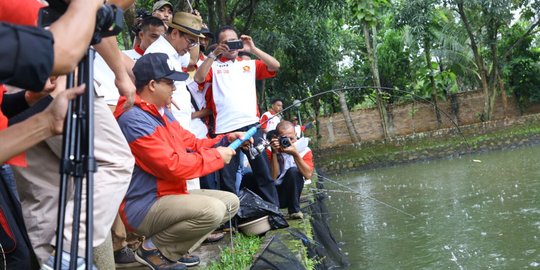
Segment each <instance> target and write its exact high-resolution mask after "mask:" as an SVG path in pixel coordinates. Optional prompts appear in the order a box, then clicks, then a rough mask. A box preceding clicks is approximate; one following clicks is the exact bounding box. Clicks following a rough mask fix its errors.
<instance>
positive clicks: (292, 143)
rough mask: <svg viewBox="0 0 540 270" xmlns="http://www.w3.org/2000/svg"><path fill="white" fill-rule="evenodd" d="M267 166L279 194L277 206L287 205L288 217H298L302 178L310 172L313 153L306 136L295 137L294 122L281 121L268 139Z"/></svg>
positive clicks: (310, 174)
mask: <svg viewBox="0 0 540 270" xmlns="http://www.w3.org/2000/svg"><path fill="white" fill-rule="evenodd" d="M270 146H271V151H269V153H268V156H269V158H270V170H271V173H272V178H274V179H275V185H276V189H277V192H278V196H279V207H280V208H287V209H288V212H289V217H290V218H291V219H302V218H303V217H304V216H303V214H302V212H301V211H300V194H301V193H302V189H303V188H304V180H305V179H311V176H312V175H313V153H312V152H311V149H309V147H308V146H307V139H306V138H302V139H300V140H298V138H297V137H296V133H295V130H294V125H293V124H292V123H291V122H289V121H282V122H280V123H279V124H278V125H277V126H276V133H275V136H274V137H273V138H272V140H271V144H270Z"/></svg>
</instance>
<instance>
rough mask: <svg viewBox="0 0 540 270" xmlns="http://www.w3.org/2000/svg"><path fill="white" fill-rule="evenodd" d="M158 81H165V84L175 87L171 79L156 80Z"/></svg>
mask: <svg viewBox="0 0 540 270" xmlns="http://www.w3.org/2000/svg"><path fill="white" fill-rule="evenodd" d="M156 82H157V83H163V84H166V85H168V86H170V87H172V88H174V87H175V86H174V81H173V80H171V79H157V80H156Z"/></svg>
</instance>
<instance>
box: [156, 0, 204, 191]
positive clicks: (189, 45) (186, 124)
mask: <svg viewBox="0 0 540 270" xmlns="http://www.w3.org/2000/svg"><path fill="white" fill-rule="evenodd" d="M156 4H157V3H156ZM168 26H169V28H168V29H167V31H166V33H165V36H161V37H159V38H158V39H157V40H156V41H155V42H154V43H152V45H150V46H149V47H148V48H147V49H146V51H145V54H148V53H164V54H166V55H168V56H169V64H170V65H172V67H173V68H174V69H175V70H178V71H186V69H187V67H188V66H189V65H190V59H191V58H190V55H194V56H195V58H197V56H198V55H199V38H203V37H204V35H203V34H202V33H201V28H202V19H201V17H200V16H197V15H194V14H191V13H188V12H176V13H175V14H174V17H173V19H172V21H171V22H170V23H168ZM175 87H176V89H177V90H178V91H174V92H173V97H172V98H173V105H172V106H171V112H172V114H173V116H174V118H175V119H176V120H177V121H178V123H180V125H181V126H182V127H183V128H184V129H186V130H188V131H190V132H192V133H193V130H192V129H191V95H190V93H189V92H188V90H187V85H186V82H185V81H176V82H175ZM198 188H200V185H199V180H198V179H194V180H192V181H188V189H189V190H191V189H198Z"/></svg>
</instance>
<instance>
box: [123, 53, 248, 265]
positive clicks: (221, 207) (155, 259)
mask: <svg viewBox="0 0 540 270" xmlns="http://www.w3.org/2000/svg"><path fill="white" fill-rule="evenodd" d="M169 61H170V59H169V58H168V56H167V55H166V54H164V53H150V54H145V55H144V56H142V57H141V58H140V59H139V60H138V61H137V62H136V63H135V67H134V68H133V73H134V74H135V78H136V80H135V85H136V87H137V95H136V98H135V104H134V106H133V107H132V108H131V109H129V110H127V111H125V112H122V111H121V110H117V111H116V112H115V115H116V117H117V119H118V124H119V125H120V128H121V129H122V132H123V133H124V135H125V136H126V139H127V140H128V142H129V146H130V148H131V151H132V153H133V156H134V157H135V169H134V171H133V178H132V180H131V183H130V186H129V189H128V192H127V193H126V197H125V199H124V201H123V202H122V205H121V207H120V212H121V216H122V220H123V221H124V224H125V225H126V227H127V228H128V229H130V230H134V231H136V232H137V233H139V234H141V235H145V236H147V240H145V242H144V243H143V245H142V246H141V247H140V248H139V249H138V250H137V252H136V259H137V260H138V261H139V262H141V263H143V264H146V265H148V266H150V267H152V269H185V267H186V266H185V265H188V266H192V265H196V264H198V263H199V259H198V258H196V256H190V255H189V252H191V251H193V250H194V249H196V248H197V247H198V246H199V245H200V244H201V243H202V241H203V240H204V239H206V237H207V236H208V235H209V234H210V233H212V232H213V231H214V230H215V229H216V228H217V227H218V226H219V225H221V224H223V223H224V222H226V221H228V220H229V219H230V218H231V217H233V216H234V215H235V214H236V212H237V211H238V207H239V200H238V197H236V195H235V194H233V193H230V192H225V191H219V190H205V189H201V190H191V191H190V192H189V193H188V192H187V188H186V181H187V180H188V179H192V178H196V177H199V176H202V175H206V174H209V173H211V172H214V171H217V170H219V169H221V168H223V166H224V165H225V164H226V163H228V162H229V161H230V160H231V158H232V156H233V155H234V154H235V151H234V150H232V149H231V148H228V147H226V145H228V144H229V143H230V142H231V141H233V140H235V139H237V138H239V137H241V136H242V134H243V133H241V132H239V133H231V134H228V135H222V136H218V137H216V138H214V139H197V138H195V135H193V134H192V133H190V132H189V131H187V130H185V129H184V128H182V127H181V126H180V124H179V123H178V122H177V121H176V120H175V119H174V116H173V115H172V113H171V111H170V110H169V109H168V107H169V106H170V104H171V100H172V93H173V91H174V90H175V87H174V81H181V80H185V79H187V77H188V75H187V74H186V73H181V72H177V71H174V70H173V69H171V66H172V65H171V64H170V62H169ZM124 100H125V99H121V100H120V101H119V104H118V106H117V108H122V107H123V106H122V104H121V103H122V102H123V101H124ZM178 262H181V263H183V264H180V263H178Z"/></svg>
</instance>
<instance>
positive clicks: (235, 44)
mask: <svg viewBox="0 0 540 270" xmlns="http://www.w3.org/2000/svg"><path fill="white" fill-rule="evenodd" d="M227 46H228V47H229V50H231V51H232V50H240V49H242V48H244V42H243V41H242V40H240V39H237V40H231V41H227Z"/></svg>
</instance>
